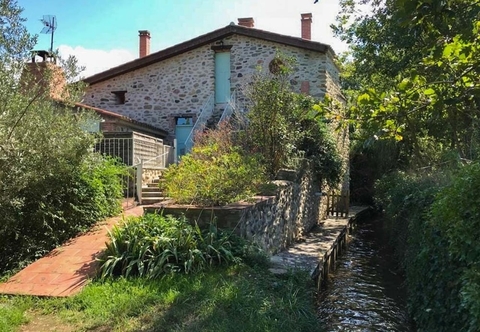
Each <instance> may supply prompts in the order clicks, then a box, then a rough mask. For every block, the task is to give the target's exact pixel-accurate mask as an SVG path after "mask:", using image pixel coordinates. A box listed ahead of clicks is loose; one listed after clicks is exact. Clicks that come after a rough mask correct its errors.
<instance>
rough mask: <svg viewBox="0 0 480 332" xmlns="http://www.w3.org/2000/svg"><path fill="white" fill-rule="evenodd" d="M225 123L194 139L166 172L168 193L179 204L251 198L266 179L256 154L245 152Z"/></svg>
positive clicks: (216, 202)
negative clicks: (188, 148)
mask: <svg viewBox="0 0 480 332" xmlns="http://www.w3.org/2000/svg"><path fill="white" fill-rule="evenodd" d="M232 135H233V132H232V130H231V128H230V127H229V126H228V125H226V124H224V125H222V126H221V127H220V128H218V129H216V130H210V131H208V132H206V133H203V134H201V135H199V136H198V137H196V138H195V146H194V147H193V149H192V152H191V154H187V155H185V156H183V157H182V159H181V161H180V163H179V164H178V165H171V166H170V167H169V168H168V170H167V171H166V172H165V174H164V178H165V183H164V186H165V188H164V189H165V190H166V192H167V195H168V196H169V197H171V198H173V199H174V200H175V201H176V202H177V203H179V204H195V205H201V206H214V205H225V204H228V203H232V202H236V201H240V200H243V199H246V198H249V197H251V196H252V195H254V194H255V193H257V191H258V187H259V185H261V184H262V183H264V182H265V178H264V169H263V167H262V165H261V164H260V162H259V158H258V157H257V156H256V155H248V154H245V153H244V151H241V149H240V148H239V147H238V146H235V145H234V143H233V139H232Z"/></svg>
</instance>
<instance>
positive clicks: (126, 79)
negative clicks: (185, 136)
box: [83, 35, 339, 139]
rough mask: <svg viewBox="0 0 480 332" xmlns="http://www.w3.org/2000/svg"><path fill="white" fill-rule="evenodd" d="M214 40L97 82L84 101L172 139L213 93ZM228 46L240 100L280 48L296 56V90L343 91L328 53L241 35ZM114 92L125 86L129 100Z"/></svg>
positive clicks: (293, 78) (317, 95)
mask: <svg viewBox="0 0 480 332" xmlns="http://www.w3.org/2000/svg"><path fill="white" fill-rule="evenodd" d="M214 45H217V46H218V45H219V42H217V43H214V44H210V45H204V46H201V47H198V48H196V49H194V50H191V51H189V52H186V53H184V54H180V55H177V56H175V57H173V58H170V59H166V60H164V61H161V62H159V63H155V64H152V65H150V66H147V67H144V68H141V69H137V70H135V71H133V72H129V73H126V74H123V75H119V76H117V77H114V78H112V79H109V80H107V81H103V82H99V83H96V84H94V85H92V86H90V87H88V89H87V92H86V94H85V96H84V100H83V102H84V103H85V104H88V105H91V106H95V107H99V108H102V109H106V110H109V111H113V112H116V113H118V114H122V115H125V116H128V117H130V118H132V119H135V120H137V121H140V122H144V123H148V124H150V125H153V126H155V127H158V128H160V129H164V130H166V131H168V132H169V137H168V138H169V139H172V138H173V137H174V134H175V117H181V116H193V117H194V120H195V117H196V116H197V114H198V112H199V109H200V108H201V106H202V105H203V104H204V103H205V102H206V101H207V100H208V98H209V97H210V96H213V94H214V87H215V82H214V81H215V73H214V68H215V63H214V59H215V51H213V50H212V48H211V47H212V46H214ZM223 45H232V48H231V89H232V90H234V89H235V90H237V91H238V95H239V102H240V103H243V104H244V103H245V98H244V93H243V92H244V90H245V88H246V86H247V85H248V83H250V82H251V80H252V76H253V75H254V74H255V73H258V71H259V70H262V71H263V72H268V70H269V69H268V65H269V63H270V61H271V60H272V59H273V58H274V57H275V54H276V53H277V52H280V53H282V54H284V55H286V56H291V57H293V58H295V60H296V64H295V68H294V72H293V74H292V75H291V80H290V82H291V84H292V87H293V89H294V91H296V92H307V93H309V94H310V95H312V96H313V97H315V98H318V99H321V98H323V96H324V95H325V93H326V92H330V90H331V91H332V93H334V94H337V93H338V91H339V84H338V69H336V67H335V65H334V64H333V61H332V60H331V59H329V57H328V56H327V55H325V54H322V53H318V52H313V51H308V50H304V49H301V48H297V47H292V46H287V45H282V44H278V43H274V42H269V41H264V40H260V39H255V38H252V37H246V36H240V35H232V36H230V37H228V38H225V39H223ZM114 91H126V93H125V103H124V104H120V103H119V101H118V99H117V97H116V95H115V94H114V93H113V92H114ZM220 109H221V108H220Z"/></svg>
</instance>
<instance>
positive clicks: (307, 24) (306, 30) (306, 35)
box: [302, 13, 312, 40]
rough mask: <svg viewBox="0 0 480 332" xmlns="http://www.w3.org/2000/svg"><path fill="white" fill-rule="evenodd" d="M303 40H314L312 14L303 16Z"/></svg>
mask: <svg viewBox="0 0 480 332" xmlns="http://www.w3.org/2000/svg"><path fill="white" fill-rule="evenodd" d="M302 38H303V39H307V40H311V39H312V13H305V14H302Z"/></svg>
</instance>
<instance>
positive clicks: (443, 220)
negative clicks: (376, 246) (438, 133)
mask: <svg viewBox="0 0 480 332" xmlns="http://www.w3.org/2000/svg"><path fill="white" fill-rule="evenodd" d="M376 190H377V195H378V196H377V202H378V203H380V204H382V205H383V206H384V208H385V215H386V222H387V227H388V228H389V230H390V232H391V239H392V242H393V243H394V245H395V247H396V250H397V253H398V254H399V257H400V259H401V262H402V263H403V266H404V267H405V269H406V277H407V280H406V281H407V289H408V293H409V296H408V306H409V311H410V314H411V316H412V317H413V318H414V320H415V321H416V323H417V326H418V328H419V329H421V330H422V331H478V323H479V320H480V305H479V303H480V288H479V287H478V285H479V284H480V277H479V276H480V263H479V262H480V249H479V248H480V247H479V246H478V239H479V238H480V224H479V223H480V208H479V206H480V197H479V196H478V191H479V190H480V165H479V164H477V163H475V164H472V165H468V166H464V167H462V168H461V169H460V170H454V171H451V170H449V169H447V170H443V171H437V172H431V173H429V174H417V175H408V174H405V173H395V174H391V175H389V176H387V177H385V178H383V179H382V180H381V181H380V182H378V183H377V187H376Z"/></svg>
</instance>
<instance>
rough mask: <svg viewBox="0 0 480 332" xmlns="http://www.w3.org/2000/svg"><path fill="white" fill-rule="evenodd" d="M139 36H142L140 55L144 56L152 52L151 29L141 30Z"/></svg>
mask: <svg viewBox="0 0 480 332" xmlns="http://www.w3.org/2000/svg"><path fill="white" fill-rule="evenodd" d="M138 36H139V37H140V47H139V52H138V53H139V57H140V58H143V57H146V56H147V55H149V54H150V31H148V30H139V31H138Z"/></svg>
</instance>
